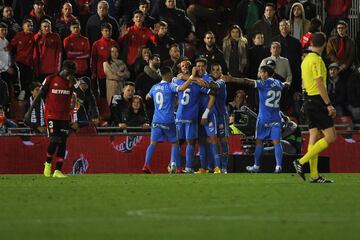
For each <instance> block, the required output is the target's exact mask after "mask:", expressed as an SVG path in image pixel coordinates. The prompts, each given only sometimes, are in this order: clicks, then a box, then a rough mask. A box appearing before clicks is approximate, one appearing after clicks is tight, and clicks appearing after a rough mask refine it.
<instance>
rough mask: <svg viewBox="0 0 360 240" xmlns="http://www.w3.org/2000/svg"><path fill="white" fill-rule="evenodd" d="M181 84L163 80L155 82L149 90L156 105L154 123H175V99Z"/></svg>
mask: <svg viewBox="0 0 360 240" xmlns="http://www.w3.org/2000/svg"><path fill="white" fill-rule="evenodd" d="M178 88H179V86H178V85H177V84H175V83H168V82H166V81H161V82H160V83H157V84H155V85H154V86H153V87H152V88H151V89H150V92H149V95H150V96H151V97H152V99H153V101H154V106H155V112H154V116H153V121H152V122H153V123H163V124H169V123H174V122H175V118H174V101H175V95H176V93H177V92H178Z"/></svg>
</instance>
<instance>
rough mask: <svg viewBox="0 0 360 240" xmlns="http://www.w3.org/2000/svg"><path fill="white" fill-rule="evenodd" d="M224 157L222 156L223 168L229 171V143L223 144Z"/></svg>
mask: <svg viewBox="0 0 360 240" xmlns="http://www.w3.org/2000/svg"><path fill="white" fill-rule="evenodd" d="M221 148H222V155H221V168H222V169H227V165H228V158H229V144H228V142H222V143H221Z"/></svg>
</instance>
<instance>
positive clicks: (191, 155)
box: [185, 144, 195, 168]
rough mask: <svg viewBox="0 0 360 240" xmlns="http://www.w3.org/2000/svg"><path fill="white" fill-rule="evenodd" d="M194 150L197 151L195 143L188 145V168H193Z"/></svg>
mask: <svg viewBox="0 0 360 240" xmlns="http://www.w3.org/2000/svg"><path fill="white" fill-rule="evenodd" d="M194 151H195V146H194V144H188V145H186V165H185V167H187V168H192V162H193V158H194Z"/></svg>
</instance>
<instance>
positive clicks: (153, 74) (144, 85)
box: [135, 54, 161, 119]
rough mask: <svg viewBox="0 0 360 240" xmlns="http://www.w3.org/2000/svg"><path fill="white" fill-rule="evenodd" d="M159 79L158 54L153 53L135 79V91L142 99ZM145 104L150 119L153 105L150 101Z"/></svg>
mask: <svg viewBox="0 0 360 240" xmlns="http://www.w3.org/2000/svg"><path fill="white" fill-rule="evenodd" d="M160 80H161V76H160V56H159V55H157V54H154V55H152V56H151V57H150V59H149V65H146V66H145V68H144V72H143V73H140V75H139V76H137V77H136V79H135V84H136V93H137V94H138V95H140V96H141V97H142V98H143V99H144V97H145V96H146V94H147V93H148V92H149V91H150V89H151V87H152V86H153V85H155V84H156V83H158V82H160ZM146 104H147V105H146V110H147V111H148V116H149V117H150V119H152V115H153V111H154V106H153V104H151V102H150V101H147V102H146Z"/></svg>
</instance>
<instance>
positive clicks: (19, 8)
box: [0, 0, 34, 23]
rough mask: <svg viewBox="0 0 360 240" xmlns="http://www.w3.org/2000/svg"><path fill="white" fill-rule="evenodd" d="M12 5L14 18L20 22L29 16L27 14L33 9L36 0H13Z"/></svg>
mask: <svg viewBox="0 0 360 240" xmlns="http://www.w3.org/2000/svg"><path fill="white" fill-rule="evenodd" d="M0 2H1V0H0ZM11 6H12V8H13V10H14V18H15V20H16V22H18V23H20V22H22V21H23V20H24V19H26V18H27V17H26V16H28V14H29V13H30V12H31V10H32V9H33V6H34V0H29V1H19V0H12V5H11Z"/></svg>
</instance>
